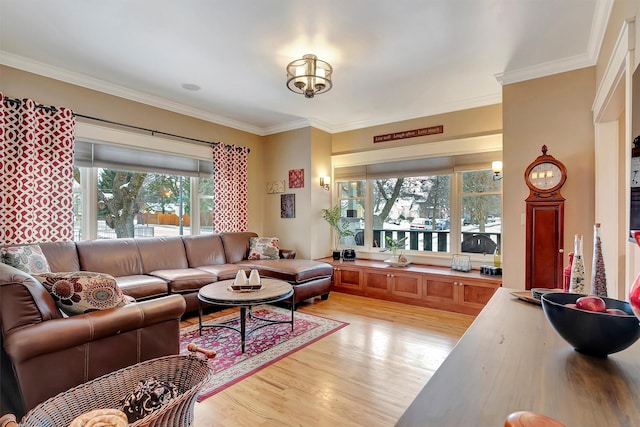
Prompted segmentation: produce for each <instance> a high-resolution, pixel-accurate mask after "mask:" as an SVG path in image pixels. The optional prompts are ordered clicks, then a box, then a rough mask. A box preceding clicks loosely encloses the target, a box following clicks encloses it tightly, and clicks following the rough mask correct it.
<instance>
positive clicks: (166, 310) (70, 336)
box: [3, 295, 186, 363]
mask: <svg viewBox="0 0 640 427" xmlns="http://www.w3.org/2000/svg"><path fill="white" fill-rule="evenodd" d="M185 309H186V303H185V301H184V298H183V297H182V296H180V295H169V296H165V297H161V298H155V299H152V300H149V301H141V302H136V303H132V304H128V305H125V306H124V307H116V308H111V309H107V310H100V311H93V312H91V313H87V314H81V315H77V316H71V317H67V318H60V319H52V320H47V321H45V322H40V323H38V324H35V325H31V326H27V327H23V328H19V329H15V330H13V331H12V332H11V333H9V334H7V335H6V336H5V337H4V342H3V345H4V348H5V350H6V352H7V354H8V355H9V357H10V358H11V359H12V360H13V361H14V363H17V362H19V361H23V360H28V359H31V358H33V357H36V356H38V355H42V354H46V353H52V352H54V351H58V350H63V349H65V348H71V347H75V346H78V345H82V344H86V343H89V342H91V341H95V340H99V339H101V338H105V337H109V336H113V335H118V334H120V333H124V332H129V331H133V330H136V329H140V328H144V327H146V326H150V325H155V324H158V323H162V322H166V321H170V320H176V321H177V322H179V321H180V317H181V316H182V315H183V314H184V311H185Z"/></svg>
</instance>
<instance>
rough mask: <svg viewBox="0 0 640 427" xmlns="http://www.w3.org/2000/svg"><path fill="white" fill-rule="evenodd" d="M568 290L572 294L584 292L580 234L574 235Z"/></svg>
mask: <svg viewBox="0 0 640 427" xmlns="http://www.w3.org/2000/svg"><path fill="white" fill-rule="evenodd" d="M569 292H571V293H574V294H584V293H586V289H585V286H584V260H583V259H582V234H576V235H575V237H574V251H573V262H572V263H571V280H570V282H569Z"/></svg>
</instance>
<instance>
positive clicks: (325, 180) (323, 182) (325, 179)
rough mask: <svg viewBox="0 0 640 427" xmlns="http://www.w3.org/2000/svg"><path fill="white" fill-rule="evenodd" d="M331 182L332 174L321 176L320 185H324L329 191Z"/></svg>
mask: <svg viewBox="0 0 640 427" xmlns="http://www.w3.org/2000/svg"><path fill="white" fill-rule="evenodd" d="M329 184H331V177H330V176H321V177H320V187H322V188H324V189H325V190H327V191H329Z"/></svg>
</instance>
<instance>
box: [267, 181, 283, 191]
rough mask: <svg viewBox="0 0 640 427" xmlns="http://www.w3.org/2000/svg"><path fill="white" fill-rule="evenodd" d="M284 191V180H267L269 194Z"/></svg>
mask: <svg viewBox="0 0 640 427" xmlns="http://www.w3.org/2000/svg"><path fill="white" fill-rule="evenodd" d="M277 193H284V181H269V182H267V194H277Z"/></svg>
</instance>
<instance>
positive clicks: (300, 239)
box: [262, 127, 311, 258]
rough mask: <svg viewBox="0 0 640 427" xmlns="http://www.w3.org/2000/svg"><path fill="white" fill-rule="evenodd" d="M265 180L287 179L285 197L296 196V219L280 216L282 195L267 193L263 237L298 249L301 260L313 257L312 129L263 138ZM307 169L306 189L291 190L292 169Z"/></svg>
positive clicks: (305, 172) (305, 171)
mask: <svg viewBox="0 0 640 427" xmlns="http://www.w3.org/2000/svg"><path fill="white" fill-rule="evenodd" d="M264 141H265V142H264V154H263V163H264V180H265V182H266V181H273V180H284V181H285V192H284V194H295V202H296V207H295V218H281V217H280V196H281V195H280V194H266V195H265V196H264V197H265V202H264V210H263V212H262V215H263V216H264V219H265V221H264V223H265V228H264V234H265V235H268V236H275V237H278V238H279V239H280V246H281V247H282V248H286V249H295V250H296V251H297V253H298V258H308V257H309V256H310V247H311V241H310V240H311V239H310V238H309V237H310V236H309V225H308V224H309V215H310V211H311V206H310V204H311V179H310V176H309V174H310V167H311V160H310V158H311V128H308V127H307V128H303V129H296V130H292V131H288V132H281V133H277V134H273V135H269V136H266V137H264ZM291 169H304V187H303V188H289V170H291Z"/></svg>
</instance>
